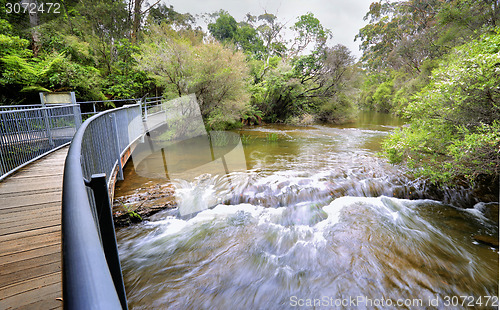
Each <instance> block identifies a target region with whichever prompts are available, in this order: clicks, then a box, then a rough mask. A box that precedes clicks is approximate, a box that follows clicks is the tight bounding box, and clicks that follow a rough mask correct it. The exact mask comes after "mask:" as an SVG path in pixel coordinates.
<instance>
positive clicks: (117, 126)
mask: <svg viewBox="0 0 500 310" xmlns="http://www.w3.org/2000/svg"><path fill="white" fill-rule="evenodd" d="M143 134H144V127H143V124H142V113H141V106H140V105H139V104H136V105H130V106H125V107H122V108H118V109H114V110H109V111H105V112H102V113H100V114H98V115H95V116H93V117H91V118H89V119H88V120H86V121H85V122H84V123H83V124H82V126H81V127H80V129H79V130H78V131H77V132H76V134H75V136H74V138H73V141H72V143H71V146H70V149H69V151H68V155H67V158H66V163H65V168H64V179H63V208H62V253H63V254H62V257H63V301H64V306H65V308H66V309H119V308H122V309H127V301H126V295H125V289H124V285H123V278H122V274H121V268H120V261H119V258H118V250H117V246H116V236H115V233H114V225H113V219H112V214H111V207H110V199H109V196H108V189H110V188H111V189H112V188H114V185H113V182H114V180H115V178H116V177H118V178H122V172H121V169H122V166H123V164H124V163H125V162H126V158H124V157H126V156H127V154H129V153H130V150H131V147H132V146H133V145H134V143H136V142H137V141H138V139H139V138H141V137H142V136H143Z"/></svg>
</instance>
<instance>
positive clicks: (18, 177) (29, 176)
mask: <svg viewBox="0 0 500 310" xmlns="http://www.w3.org/2000/svg"><path fill="white" fill-rule="evenodd" d="M51 175H52V176H60V177H61V180H62V176H63V172H61V173H54V172H53V173H51ZM44 176H47V174H46V173H39V174H37V173H35V172H34V171H30V174H19V175H17V174H15V175H13V176H10V177H9V180H23V179H36V178H40V177H44ZM0 184H1V183H0Z"/></svg>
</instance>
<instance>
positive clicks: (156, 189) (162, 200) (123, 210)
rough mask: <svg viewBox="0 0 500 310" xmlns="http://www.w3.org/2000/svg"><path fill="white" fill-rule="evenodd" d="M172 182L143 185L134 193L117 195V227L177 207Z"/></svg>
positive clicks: (115, 221)
mask: <svg viewBox="0 0 500 310" xmlns="http://www.w3.org/2000/svg"><path fill="white" fill-rule="evenodd" d="M175 207H176V203H175V197H174V187H173V185H172V184H156V185H153V186H150V187H142V188H139V189H137V190H136V192H135V193H134V194H130V195H126V196H121V197H116V198H115V200H114V201H113V219H114V223H115V227H123V226H128V225H131V224H133V223H139V222H141V221H143V220H145V219H147V218H148V217H150V216H152V215H153V214H155V213H158V212H159V211H162V210H165V209H171V208H175Z"/></svg>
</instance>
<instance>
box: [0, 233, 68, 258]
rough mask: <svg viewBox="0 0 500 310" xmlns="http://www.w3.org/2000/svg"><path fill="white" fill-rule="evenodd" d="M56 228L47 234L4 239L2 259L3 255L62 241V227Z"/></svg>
mask: <svg viewBox="0 0 500 310" xmlns="http://www.w3.org/2000/svg"><path fill="white" fill-rule="evenodd" d="M51 228H52V227H51ZM44 229H45V228H44ZM55 230H56V231H54V232H51V233H47V234H42V235H36V236H31V237H26V238H20V239H14V240H9V241H2V253H0V260H1V259H2V257H3V256H6V255H10V254H13V253H17V252H23V251H26V250H31V249H36V248H39V247H43V246H46V245H53V244H59V243H61V231H60V230H61V229H60V227H56V229H55ZM15 235H17V234H12V235H7V236H9V237H10V236H15ZM2 237H5V236H2Z"/></svg>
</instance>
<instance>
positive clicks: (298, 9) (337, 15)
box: [163, 0, 375, 58]
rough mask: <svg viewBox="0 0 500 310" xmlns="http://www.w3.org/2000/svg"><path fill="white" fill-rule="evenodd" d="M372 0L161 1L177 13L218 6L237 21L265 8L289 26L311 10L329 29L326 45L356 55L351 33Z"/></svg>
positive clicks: (202, 11)
mask: <svg viewBox="0 0 500 310" xmlns="http://www.w3.org/2000/svg"><path fill="white" fill-rule="evenodd" d="M373 1H375V0H329V1H328V0H282V1H280V0H163V3H165V4H167V5H172V6H173V7H174V10H176V11H177V12H180V13H191V14H193V15H195V14H201V13H212V12H215V11H218V10H220V9H224V10H226V11H228V12H229V13H230V14H231V15H232V16H233V17H234V18H235V19H236V21H238V22H239V21H242V20H243V19H244V17H245V15H246V13H251V14H252V15H260V14H262V13H264V11H267V12H268V13H272V14H275V15H276V16H277V17H278V19H279V21H281V22H286V23H287V26H292V25H293V24H294V23H295V21H296V18H297V17H298V16H300V15H303V14H305V13H307V12H312V13H313V14H314V16H315V17H316V18H318V19H319V20H320V22H321V24H322V25H323V26H324V27H326V28H328V29H330V30H331V31H332V33H333V39H332V40H330V42H329V45H335V44H337V43H341V44H344V45H345V46H347V47H348V48H349V49H350V50H351V51H352V53H353V55H354V56H356V57H357V58H359V56H360V55H361V52H360V51H359V43H360V42H359V41H356V42H354V36H355V35H356V34H357V33H358V30H359V29H360V28H362V27H363V26H364V25H365V24H366V23H365V22H364V21H363V16H365V14H366V12H368V8H369V7H370V3H372V2H373Z"/></svg>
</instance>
